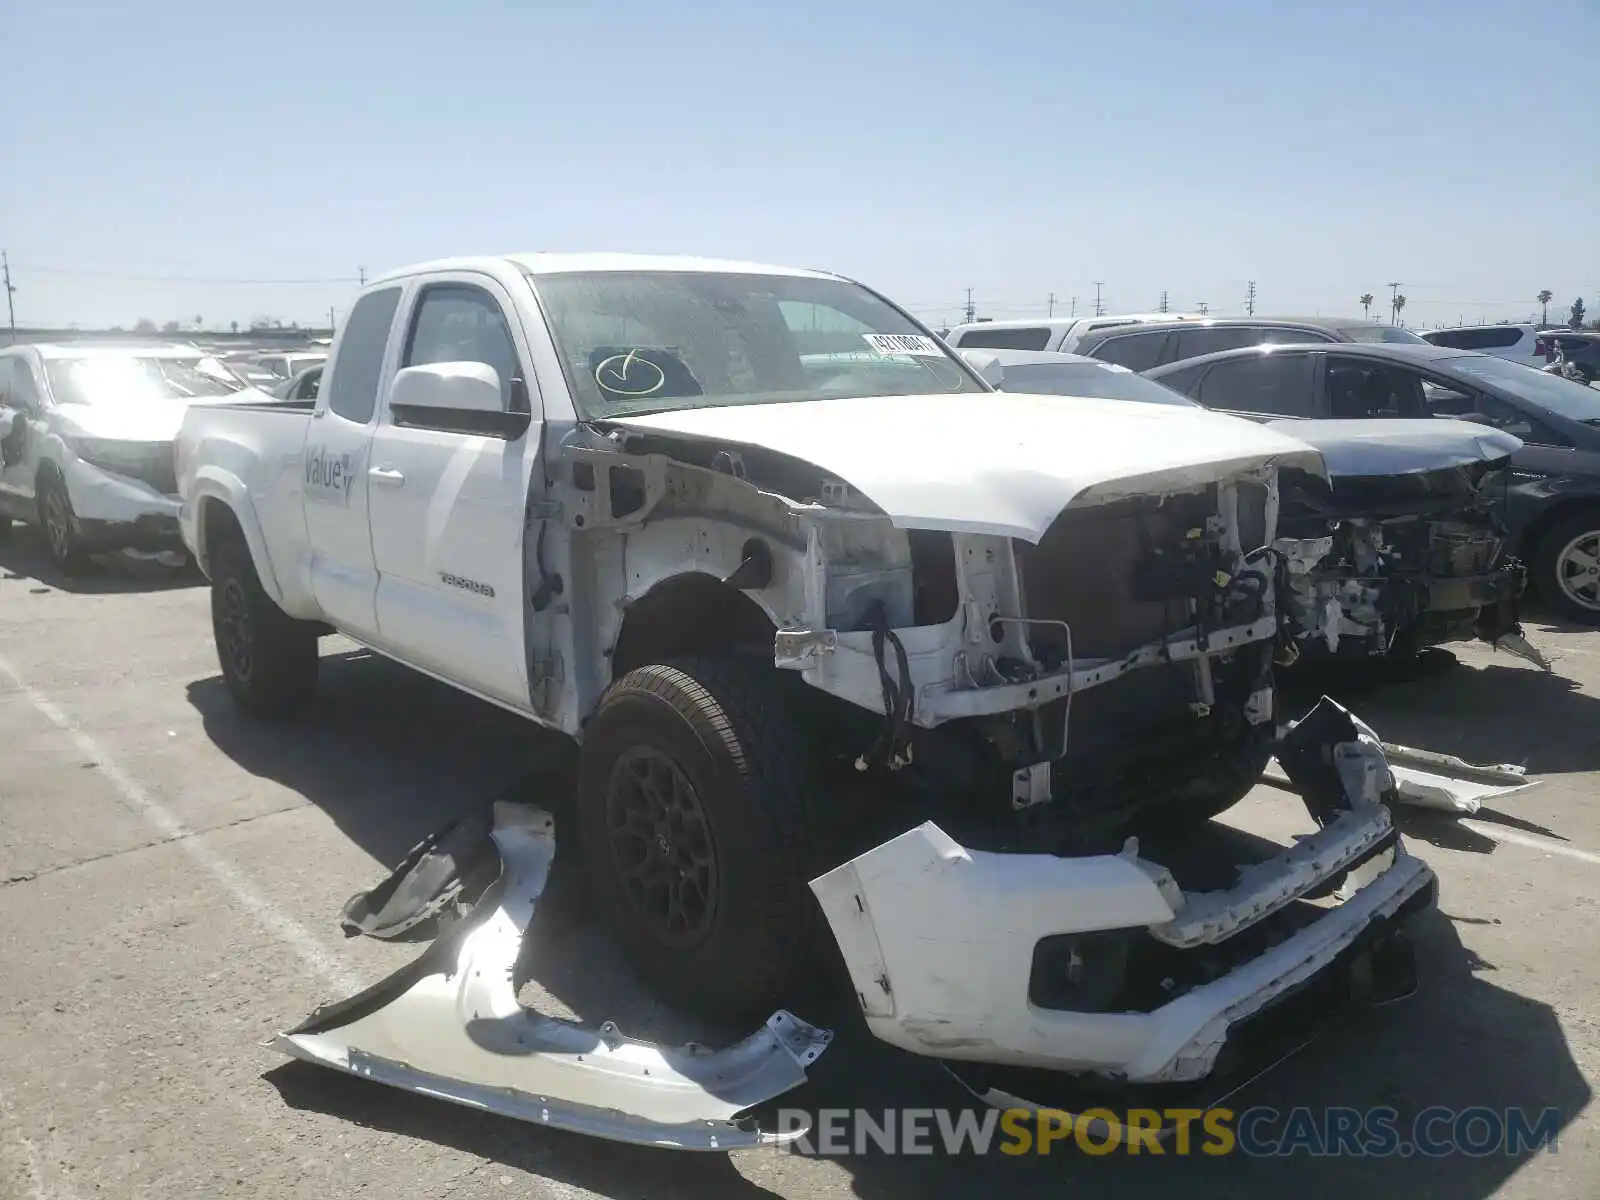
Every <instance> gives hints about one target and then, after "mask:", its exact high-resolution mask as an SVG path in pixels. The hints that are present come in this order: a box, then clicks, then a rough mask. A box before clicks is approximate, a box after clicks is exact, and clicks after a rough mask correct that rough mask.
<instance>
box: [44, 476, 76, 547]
mask: <svg viewBox="0 0 1600 1200" xmlns="http://www.w3.org/2000/svg"><path fill="white" fill-rule="evenodd" d="M44 532H45V536H46V537H47V538H49V539H50V553H52V554H54V555H55V556H56V558H57V559H62V560H65V559H67V558H69V557H71V555H72V516H71V514H69V513H68V512H67V501H66V497H65V496H63V495H62V494H61V489H60V488H59V487H57V486H56V485H55V484H54V483H52V484H50V485H49V486H48V487H46V488H45V493H44Z"/></svg>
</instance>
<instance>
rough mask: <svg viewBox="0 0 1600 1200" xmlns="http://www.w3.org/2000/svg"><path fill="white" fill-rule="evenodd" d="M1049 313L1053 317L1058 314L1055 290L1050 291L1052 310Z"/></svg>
mask: <svg viewBox="0 0 1600 1200" xmlns="http://www.w3.org/2000/svg"><path fill="white" fill-rule="evenodd" d="M1048 315H1049V316H1052V317H1053V316H1055V315H1056V294H1055V293H1054V292H1051V293H1050V312H1049V314H1048Z"/></svg>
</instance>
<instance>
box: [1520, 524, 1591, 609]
mask: <svg viewBox="0 0 1600 1200" xmlns="http://www.w3.org/2000/svg"><path fill="white" fill-rule="evenodd" d="M1584 544H1587V545H1588V546H1589V547H1590V552H1591V553H1597V552H1600V508H1592V509H1587V510H1585V511H1583V512H1580V513H1576V514H1574V515H1573V516H1570V517H1567V518H1566V519H1565V520H1562V521H1557V522H1556V523H1555V524H1554V525H1552V526H1551V527H1550V528H1549V529H1547V530H1545V532H1544V535H1543V536H1542V537H1541V538H1540V539H1539V544H1538V546H1537V547H1536V548H1535V550H1534V554H1533V586H1534V590H1535V591H1536V592H1537V593H1538V595H1539V599H1541V600H1543V601H1544V602H1545V603H1546V604H1548V605H1549V606H1550V607H1551V608H1553V609H1555V610H1556V611H1557V612H1558V613H1560V615H1561V616H1563V617H1566V618H1567V619H1569V620H1572V621H1581V622H1583V623H1585V624H1588V625H1600V571H1596V573H1594V574H1588V573H1587V568H1585V567H1583V566H1582V565H1581V564H1577V563H1574V562H1572V560H1571V555H1572V553H1573V551H1574V548H1579V549H1581V548H1582V547H1583V545H1584ZM1580 572H1581V573H1580ZM1585 599H1587V600H1588V603H1585V602H1584V601H1585Z"/></svg>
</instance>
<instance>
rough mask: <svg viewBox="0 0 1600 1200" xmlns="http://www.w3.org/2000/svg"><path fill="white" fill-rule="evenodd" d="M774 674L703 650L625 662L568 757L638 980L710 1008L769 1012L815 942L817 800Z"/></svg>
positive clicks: (591, 855)
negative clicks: (575, 756)
mask: <svg viewBox="0 0 1600 1200" xmlns="http://www.w3.org/2000/svg"><path fill="white" fill-rule="evenodd" d="M770 671H771V668H770V667H767V668H763V667H761V666H760V665H757V664H746V663H744V662H741V661H738V660H735V659H731V658H723V657H712V656H707V657H695V658H684V659H678V660H673V661H668V662H663V663H658V664H652V665H649V666H644V667H640V668H638V669H637V670H634V671H630V672H628V674H626V675H624V676H623V677H622V678H621V679H619V680H617V682H616V683H615V684H613V685H612V687H611V688H610V690H608V691H607V692H606V694H605V696H604V697H603V698H602V699H601V701H600V704H599V707H598V708H597V709H596V711H595V714H594V717H593V719H592V721H591V722H590V723H589V726H588V728H587V730H586V732H585V735H584V740H583V748H582V753H581V757H580V761H579V770H578V804H579V815H578V820H579V825H580V834H581V839H582V843H583V853H584V860H585V863H586V864H587V868H588V872H589V877H590V880H591V883H592V885H593V888H594V893H595V898H596V901H597V903H598V905H599V907H600V910H601V912H602V913H603V914H604V916H605V918H606V921H607V923H608V924H609V925H610V927H611V929H612V930H613V932H614V933H615V935H616V937H617V939H618V940H619V942H621V944H622V946H623V949H624V950H625V951H626V952H627V954H628V956H629V960H630V962H631V963H632V964H633V966H634V967H635V968H636V969H637V970H638V971H639V972H640V974H641V975H642V976H644V977H645V978H646V979H647V980H648V981H649V982H650V983H651V984H652V985H654V986H655V987H657V988H658V989H659V990H660V991H661V992H662V993H663V994H664V995H665V996H666V997H667V998H669V999H671V1000H673V1001H676V1002H678V1003H680V1004H682V1005H683V1006H684V1007H686V1008H688V1009H690V1010H692V1011H694V1012H696V1013H698V1014H701V1015H703V1016H707V1017H713V1018H725V1019H740V1018H745V1017H748V1016H750V1015H752V1014H764V1013H765V1012H770V1011H771V1010H772V1009H773V1008H774V1007H777V1006H778V1005H779V1004H780V1003H781V1001H782V998H783V995H784V993H785V991H786V989H787V988H789V987H790V986H791V985H792V984H794V983H796V982H797V980H798V977H799V976H800V975H801V974H802V973H803V972H804V971H805V969H806V968H807V967H808V966H809V965H810V958H811V955H810V950H811V947H812V946H813V945H814V930H815V928H816V925H815V909H814V905H813V902H812V898H811V893H810V891H809V889H808V887H807V880H808V879H809V878H810V875H811V868H812V867H813V866H814V865H815V864H813V863H811V862H810V851H809V847H810V846H811V844H812V837H813V835H814V832H815V826H814V823H813V814H814V812H815V806H816V803H817V795H818V793H817V788H816V784H815V777H814V775H813V770H812V763H811V760H810V756H809V754H808V752H807V748H806V745H805V742H804V739H803V738H802V736H801V735H800V733H799V731H798V730H797V728H796V724H797V723H796V721H795V720H794V719H793V716H792V714H791V713H790V712H789V711H788V706H787V705H786V704H785V703H784V702H783V700H782V697H781V696H780V695H779V692H778V689H777V686H776V683H777V681H776V680H774V679H772V678H771V676H770Z"/></svg>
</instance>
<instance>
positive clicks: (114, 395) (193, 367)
mask: <svg viewBox="0 0 1600 1200" xmlns="http://www.w3.org/2000/svg"><path fill="white" fill-rule="evenodd" d="M45 374H47V375H48V376H49V377H50V391H51V394H52V395H54V397H55V399H56V403H58V404H130V403H134V404H136V403H139V402H140V401H145V400H195V399H202V398H206V397H212V396H228V395H232V394H233V393H234V392H237V391H241V390H242V389H243V388H244V387H245V386H246V384H245V382H244V380H242V379H240V378H239V377H238V376H237V375H235V374H234V373H233V372H232V371H231V370H229V369H228V367H227V366H225V365H224V364H223V363H222V362H220V361H219V360H217V359H215V358H166V357H161V358H140V357H137V356H135V355H131V354H129V355H120V354H118V355H111V354H99V355H95V356H93V357H86V358H51V359H46V360H45Z"/></svg>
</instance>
